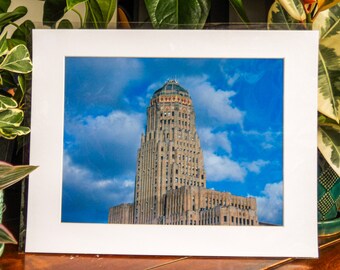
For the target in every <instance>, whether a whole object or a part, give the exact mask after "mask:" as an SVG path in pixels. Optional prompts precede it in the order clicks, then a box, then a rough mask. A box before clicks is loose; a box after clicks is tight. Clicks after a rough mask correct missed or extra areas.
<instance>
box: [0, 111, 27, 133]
mask: <svg viewBox="0 0 340 270" xmlns="http://www.w3.org/2000/svg"><path fill="white" fill-rule="evenodd" d="M23 119H24V112H23V111H22V110H20V109H15V108H14V109H8V110H6V111H2V112H0V128H3V127H12V126H13V127H18V126H20V124H21V122H22V120H23Z"/></svg>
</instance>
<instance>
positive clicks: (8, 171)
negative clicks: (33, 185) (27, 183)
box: [0, 163, 37, 189]
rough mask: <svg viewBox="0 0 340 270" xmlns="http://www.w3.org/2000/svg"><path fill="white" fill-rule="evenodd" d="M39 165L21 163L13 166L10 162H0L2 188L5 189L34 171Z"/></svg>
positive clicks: (0, 183) (0, 186) (0, 184)
mask: <svg viewBox="0 0 340 270" xmlns="http://www.w3.org/2000/svg"><path fill="white" fill-rule="evenodd" d="M36 168H37V166H31V165H19V166H12V165H10V164H4V163H1V164H0V189H5V188H7V187H9V186H11V185H13V184H15V183H17V182H19V181H20V180H22V179H23V178H25V177H26V176H27V175H28V174H30V173H31V172H32V171H34V170H35V169H36Z"/></svg>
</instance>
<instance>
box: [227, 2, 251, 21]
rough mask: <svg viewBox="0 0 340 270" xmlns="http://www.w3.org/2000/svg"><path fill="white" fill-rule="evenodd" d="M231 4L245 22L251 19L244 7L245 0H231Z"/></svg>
mask: <svg viewBox="0 0 340 270" xmlns="http://www.w3.org/2000/svg"><path fill="white" fill-rule="evenodd" d="M229 2H230V4H231V6H232V7H233V8H234V10H235V11H236V13H237V15H238V16H239V17H240V19H241V20H242V21H243V22H244V23H249V19H248V16H247V13H246V11H245V9H244V7H243V2H242V0H229Z"/></svg>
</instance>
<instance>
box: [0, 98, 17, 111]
mask: <svg viewBox="0 0 340 270" xmlns="http://www.w3.org/2000/svg"><path fill="white" fill-rule="evenodd" d="M17 106H18V104H17V102H16V101H15V100H14V99H13V98H10V97H6V96H3V95H0V112H3V111H5V110H7V109H13V108H16V107H17Z"/></svg>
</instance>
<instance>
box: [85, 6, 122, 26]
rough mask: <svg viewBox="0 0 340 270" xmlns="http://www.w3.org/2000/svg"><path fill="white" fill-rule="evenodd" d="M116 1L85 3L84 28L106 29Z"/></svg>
mask: <svg viewBox="0 0 340 270" xmlns="http://www.w3.org/2000/svg"><path fill="white" fill-rule="evenodd" d="M116 6H117V1H116V0H89V1H87V2H86V16H85V26H86V27H87V28H95V29H98V28H107V27H108V24H109V22H110V21H111V19H112V16H113V14H114V12H115V10H116Z"/></svg>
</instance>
